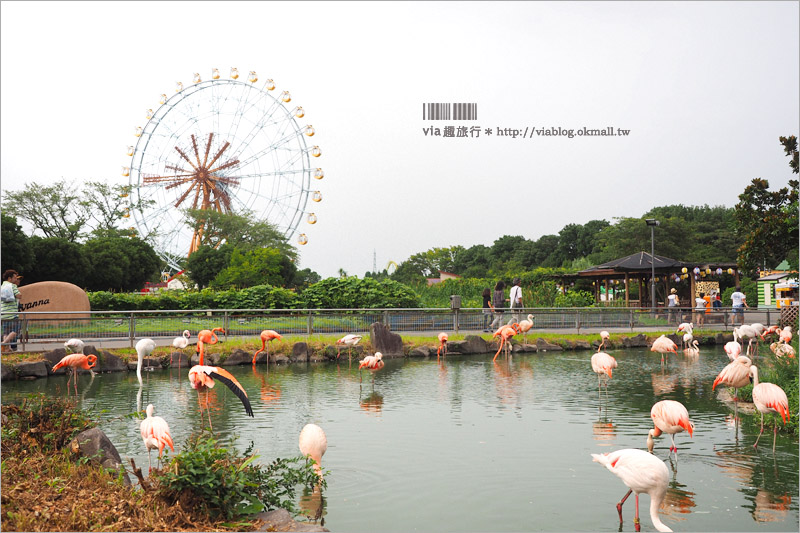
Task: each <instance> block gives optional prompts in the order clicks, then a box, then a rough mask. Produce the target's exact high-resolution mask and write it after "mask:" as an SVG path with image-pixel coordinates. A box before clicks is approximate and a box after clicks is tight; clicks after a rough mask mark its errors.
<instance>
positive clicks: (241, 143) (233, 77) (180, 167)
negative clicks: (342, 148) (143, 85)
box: [122, 68, 325, 271]
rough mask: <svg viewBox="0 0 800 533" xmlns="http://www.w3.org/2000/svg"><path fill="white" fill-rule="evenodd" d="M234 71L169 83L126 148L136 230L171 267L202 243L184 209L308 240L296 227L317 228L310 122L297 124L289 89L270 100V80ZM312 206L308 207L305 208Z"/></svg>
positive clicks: (316, 152) (300, 113) (319, 173)
mask: <svg viewBox="0 0 800 533" xmlns="http://www.w3.org/2000/svg"><path fill="white" fill-rule="evenodd" d="M257 82H258V75H257V74H256V73H255V71H250V73H249V75H248V76H247V81H244V80H240V79H239V72H238V70H237V69H236V68H232V69H231V72H230V76H229V78H228V79H223V78H221V77H220V73H219V70H218V69H216V68H215V69H213V70H212V72H211V77H210V79H208V80H206V81H203V80H202V79H201V76H200V74H199V73H195V74H194V76H193V80H192V82H191V83H188V84H186V86H184V84H183V83H181V82H177V84H176V87H175V94H173V95H172V96H170V97H167V95H166V94H162V95H161V99H160V106H159V107H157V108H156V109H155V110H153V109H148V110H147V112H146V118H147V123H146V124H145V125H144V127H136V129H135V132H134V134H135V136H136V137H137V139H138V140H137V142H136V144H135V145H132V146H129V147H128V156H131V158H132V160H131V162H130V166H124V167H123V169H122V174H123V175H124V176H127V177H129V187H130V205H129V208H128V209H129V211H128V214H127V215H126V216H127V217H130V216H131V215H132V217H133V220H134V221H135V227H131V228H130V229H131V230H132V231H136V232H137V234H139V235H140V236H148V235H150V236H153V240H154V242H155V249H156V252H157V253H158V254H159V255H160V256H161V258H162V259H164V260H165V261H166V262H167V264H168V265H169V267H170V268H171V269H173V270H175V271H177V270H181V269H182V268H183V266H182V264H183V262H184V260H185V259H186V258H187V257H188V256H189V254H191V253H192V252H194V251H195V250H197V248H198V247H199V246H200V245H201V244H203V242H204V240H203V237H204V229H205V228H204V227H203V226H202V225H201V226H195V227H190V225H188V224H187V220H188V218H187V216H186V209H189V208H191V209H204V210H215V211H218V212H221V213H240V214H241V213H251V214H252V216H254V217H255V218H256V219H257V220H260V221H267V222H270V223H271V224H273V225H274V226H275V227H276V228H277V229H278V230H279V231H280V232H281V233H283V235H284V236H285V237H286V238H287V239H291V238H292V237H294V235H295V234H298V235H297V243H298V244H301V245H304V244H306V243H307V242H308V237H307V235H306V234H305V233H304V232H303V231H302V230H301V229H300V225H301V223H308V224H315V223H316V222H317V216H316V214H315V213H314V212H313V211H310V210H308V209H307V208H308V200H309V199H311V200H312V202H319V201H321V200H322V194H321V193H320V191H319V190H315V189H313V188H312V179H311V178H315V179H322V178H323V176H324V175H325V174H324V172H323V170H322V169H321V168H319V167H316V166H312V164H311V162H312V158H314V159H316V158H318V157H319V156H320V155H321V154H322V152H321V150H320V148H319V146H316V145H309V144H307V142H306V139H310V138H311V137H313V135H314V127H313V126H311V125H303V126H301V125H300V124H298V122H297V119H301V118H303V117H304V116H305V111H304V110H303V108H302V107H300V106H293V105H287V104H289V103H290V102H291V101H292V97H291V94H290V93H289V91H283V92H281V93H279V94H277V95H276V96H273V91H274V90H275V83H274V82H273V81H272V80H271V79H269V80H266V82H265V83H263V84H261V85H257ZM312 205H313V204H312Z"/></svg>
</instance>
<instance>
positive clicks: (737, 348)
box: [725, 341, 742, 361]
mask: <svg viewBox="0 0 800 533" xmlns="http://www.w3.org/2000/svg"><path fill="white" fill-rule="evenodd" d="M725 353H726V354H728V359H730V360H731V361H735V360H736V358H737V357H739V356H740V355H742V345H741V344H739V343H738V342H736V341H730V342H727V343H725Z"/></svg>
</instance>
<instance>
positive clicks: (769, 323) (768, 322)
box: [767, 307, 772, 326]
mask: <svg viewBox="0 0 800 533" xmlns="http://www.w3.org/2000/svg"><path fill="white" fill-rule="evenodd" d="M771 325H772V322H770V320H769V307H767V326H771Z"/></svg>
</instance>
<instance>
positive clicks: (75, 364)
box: [53, 353, 97, 396]
mask: <svg viewBox="0 0 800 533" xmlns="http://www.w3.org/2000/svg"><path fill="white" fill-rule="evenodd" d="M96 364H97V356H96V355H83V354H82V353H74V354H71V355H67V356H65V357H63V358H62V359H61V361H59V362H58V363H56V364H55V365H54V366H53V372H55V371H56V370H58V369H59V368H61V367H67V366H68V367H70V368H71V369H72V372H70V376H69V377H68V378H67V394H69V380H70V379H72V378H73V377H74V378H75V396H77V395H78V369H79V368H83V369H84V370H88V371H89V372H91V371H92V368H94V367H95V365H96Z"/></svg>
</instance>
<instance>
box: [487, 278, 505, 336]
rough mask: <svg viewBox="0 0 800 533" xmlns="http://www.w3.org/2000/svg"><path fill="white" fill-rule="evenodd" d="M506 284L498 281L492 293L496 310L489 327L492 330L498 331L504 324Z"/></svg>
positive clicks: (493, 305)
mask: <svg viewBox="0 0 800 533" xmlns="http://www.w3.org/2000/svg"><path fill="white" fill-rule="evenodd" d="M505 288H506V284H505V282H503V280H500V281H498V282H497V283H496V284H495V286H494V293H492V307H493V308H494V320H492V324H491V325H490V326H489V328H490V329H497V328H499V327H500V326H501V325H502V324H503V308H504V307H505V305H506V295H505V292H504V291H505Z"/></svg>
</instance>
